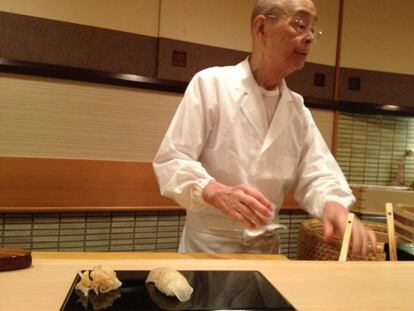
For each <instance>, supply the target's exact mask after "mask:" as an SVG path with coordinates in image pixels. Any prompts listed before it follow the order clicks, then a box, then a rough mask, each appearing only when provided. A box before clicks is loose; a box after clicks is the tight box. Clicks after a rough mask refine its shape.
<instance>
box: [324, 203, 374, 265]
mask: <svg viewBox="0 0 414 311" xmlns="http://www.w3.org/2000/svg"><path fill="white" fill-rule="evenodd" d="M348 213H349V211H348V210H347V209H346V208H345V207H344V206H342V205H341V204H339V203H335V202H327V203H326V204H325V209H324V212H323V217H322V223H323V230H324V236H325V238H326V239H327V240H329V239H330V238H332V237H333V235H335V234H338V235H339V236H340V237H341V238H342V237H343V236H344V233H345V227H346V223H347V217H348ZM351 238H352V250H351V254H352V256H354V257H362V258H367V255H368V248H369V247H370V248H371V249H372V251H373V252H375V251H376V245H377V239H376V237H375V234H374V232H373V231H372V230H371V229H369V228H367V227H365V226H364V224H363V223H362V222H361V221H360V220H359V219H357V218H354V222H353V224H352V235H351Z"/></svg>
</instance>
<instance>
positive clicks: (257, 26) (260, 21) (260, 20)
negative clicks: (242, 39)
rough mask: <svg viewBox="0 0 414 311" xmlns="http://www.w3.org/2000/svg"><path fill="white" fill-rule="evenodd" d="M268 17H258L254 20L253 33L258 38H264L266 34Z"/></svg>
mask: <svg viewBox="0 0 414 311" xmlns="http://www.w3.org/2000/svg"><path fill="white" fill-rule="evenodd" d="M265 21H266V17H264V16H263V15H258V16H256V17H255V19H254V20H253V25H252V31H253V35H254V36H255V37H256V38H262V37H263V35H264V32H265Z"/></svg>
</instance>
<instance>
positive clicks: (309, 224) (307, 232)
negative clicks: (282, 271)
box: [297, 219, 387, 261]
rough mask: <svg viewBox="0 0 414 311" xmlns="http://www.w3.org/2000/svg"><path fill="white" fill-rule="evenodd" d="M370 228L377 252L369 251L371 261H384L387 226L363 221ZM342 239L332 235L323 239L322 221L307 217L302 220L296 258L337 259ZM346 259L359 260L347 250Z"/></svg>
mask: <svg viewBox="0 0 414 311" xmlns="http://www.w3.org/2000/svg"><path fill="white" fill-rule="evenodd" d="M363 223H364V225H365V226H366V227H368V228H370V229H372V230H373V231H374V233H375V235H376V237H377V252H376V254H374V253H373V252H369V254H368V259H367V260H371V261H385V256H386V254H385V251H384V243H385V242H386V241H387V226H386V225H385V224H382V223H376V222H365V221H364V222H363ZM341 246H342V239H340V238H339V237H338V236H334V237H333V238H332V239H331V240H329V241H325V239H324V236H323V227H322V222H321V221H320V220H319V219H308V220H305V221H304V222H302V224H301V226H300V229H299V234H298V243H297V259H299V260H338V259H339V254H340V252H341ZM347 260H361V259H359V258H358V259H357V258H352V256H351V255H350V252H348V258H347Z"/></svg>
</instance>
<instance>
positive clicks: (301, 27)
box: [265, 12, 322, 41]
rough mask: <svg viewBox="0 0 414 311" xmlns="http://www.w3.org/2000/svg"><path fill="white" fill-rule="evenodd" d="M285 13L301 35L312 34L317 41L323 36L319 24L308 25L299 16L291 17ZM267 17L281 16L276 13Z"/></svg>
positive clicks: (276, 17)
mask: <svg viewBox="0 0 414 311" xmlns="http://www.w3.org/2000/svg"><path fill="white" fill-rule="evenodd" d="M283 14H284V15H285V16H286V17H287V19H288V21H289V25H290V26H292V28H293V29H294V30H295V31H296V33H297V34H298V35H299V36H302V35H305V34H310V35H311V36H312V37H313V40H314V41H316V40H317V39H319V38H320V37H321V36H322V31H321V29H320V28H319V27H318V26H315V25H306V23H305V22H304V21H303V20H302V19H301V18H298V17H289V16H288V15H287V14H286V13H284V12H283ZM265 17H268V18H271V19H279V16H276V15H266V16H265Z"/></svg>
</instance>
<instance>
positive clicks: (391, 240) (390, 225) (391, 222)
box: [385, 203, 398, 261]
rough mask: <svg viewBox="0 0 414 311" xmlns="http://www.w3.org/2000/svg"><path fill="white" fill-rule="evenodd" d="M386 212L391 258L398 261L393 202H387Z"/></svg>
mask: <svg viewBox="0 0 414 311" xmlns="http://www.w3.org/2000/svg"><path fill="white" fill-rule="evenodd" d="M385 213H386V215H387V228H388V249H389V252H390V260H391V261H397V260H398V259H397V247H396V245H395V228H394V208H393V206H392V203H385Z"/></svg>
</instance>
